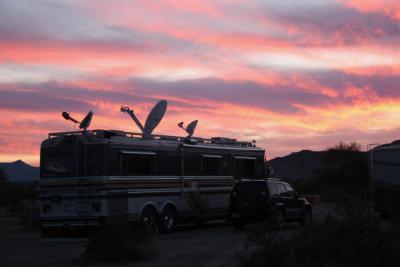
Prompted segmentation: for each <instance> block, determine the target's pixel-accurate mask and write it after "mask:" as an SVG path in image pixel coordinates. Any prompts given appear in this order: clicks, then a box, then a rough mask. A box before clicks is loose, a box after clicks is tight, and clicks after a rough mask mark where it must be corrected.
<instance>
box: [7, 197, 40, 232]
mask: <svg viewBox="0 0 400 267" xmlns="http://www.w3.org/2000/svg"><path fill="white" fill-rule="evenodd" d="M7 213H8V215H10V216H13V217H18V218H19V221H20V223H21V224H22V226H23V227H25V228H39V226H40V208H39V202H38V201H37V200H25V201H20V202H15V203H13V204H12V205H11V206H9V208H8V210H7Z"/></svg>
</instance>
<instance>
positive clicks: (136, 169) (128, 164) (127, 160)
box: [122, 152, 155, 176]
mask: <svg viewBox="0 0 400 267" xmlns="http://www.w3.org/2000/svg"><path fill="white" fill-rule="evenodd" d="M154 167H155V153H140V152H138V153H134V152H125V153H124V152H122V168H123V173H124V175H127V176H131V175H149V174H152V173H153V172H154Z"/></svg>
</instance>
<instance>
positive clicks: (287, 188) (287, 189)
mask: <svg viewBox="0 0 400 267" xmlns="http://www.w3.org/2000/svg"><path fill="white" fill-rule="evenodd" d="M284 185H285V188H286V191H287V195H289V196H294V195H296V191H294V189H293V187H292V186H291V185H290V184H284Z"/></svg>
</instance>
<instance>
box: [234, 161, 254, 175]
mask: <svg viewBox="0 0 400 267" xmlns="http://www.w3.org/2000/svg"><path fill="white" fill-rule="evenodd" d="M235 170H236V176H237V177H238V178H255V177H256V158H252V157H235Z"/></svg>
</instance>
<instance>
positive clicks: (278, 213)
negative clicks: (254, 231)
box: [272, 208, 285, 229]
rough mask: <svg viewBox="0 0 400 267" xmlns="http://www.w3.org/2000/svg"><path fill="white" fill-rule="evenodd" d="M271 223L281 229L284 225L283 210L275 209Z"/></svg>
mask: <svg viewBox="0 0 400 267" xmlns="http://www.w3.org/2000/svg"><path fill="white" fill-rule="evenodd" d="M272 223H273V226H274V227H275V228H277V229H282V228H283V227H284V223H285V212H284V211H283V210H282V209H281V208H278V209H277V210H275V212H274V216H273V221H272Z"/></svg>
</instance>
